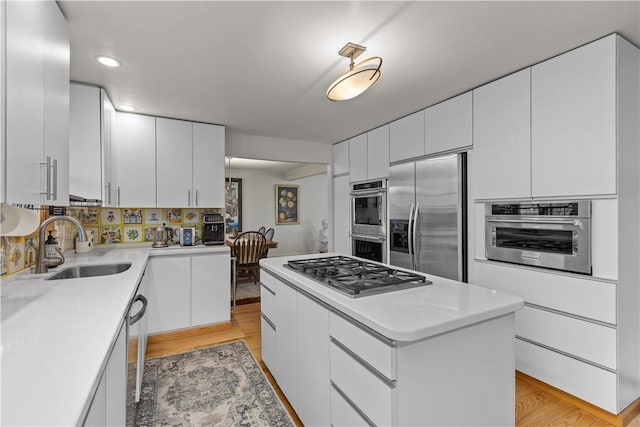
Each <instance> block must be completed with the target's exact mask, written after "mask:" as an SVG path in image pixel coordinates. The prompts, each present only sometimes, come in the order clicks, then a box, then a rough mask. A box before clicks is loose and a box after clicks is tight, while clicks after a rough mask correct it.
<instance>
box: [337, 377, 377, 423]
mask: <svg viewBox="0 0 640 427" xmlns="http://www.w3.org/2000/svg"><path fill="white" fill-rule="evenodd" d="M330 401H331V425H332V426H333V427H353V426H363V427H368V426H370V425H371V424H370V423H369V422H368V421H367V420H366V419H365V418H364V417H363V416H362V414H361V413H360V412H359V408H358V409H356V408H354V406H353V405H355V404H353V403H350V402H348V401H347V399H346V398H345V396H344V395H343V394H342V391H339V390H338V389H337V388H336V386H335V384H331V396H330Z"/></svg>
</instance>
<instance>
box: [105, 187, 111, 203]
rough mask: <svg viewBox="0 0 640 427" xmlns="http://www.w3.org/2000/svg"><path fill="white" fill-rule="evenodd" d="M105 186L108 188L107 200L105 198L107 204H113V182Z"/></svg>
mask: <svg viewBox="0 0 640 427" xmlns="http://www.w3.org/2000/svg"><path fill="white" fill-rule="evenodd" d="M105 188H106V189H107V200H105V201H106V202H107V205H109V206H111V183H110V182H108V183H107V185H105Z"/></svg>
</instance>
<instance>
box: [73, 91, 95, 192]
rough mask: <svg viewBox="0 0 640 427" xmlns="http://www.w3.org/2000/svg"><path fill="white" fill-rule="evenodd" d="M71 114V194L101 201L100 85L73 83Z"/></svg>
mask: <svg viewBox="0 0 640 427" xmlns="http://www.w3.org/2000/svg"><path fill="white" fill-rule="evenodd" d="M69 115H70V119H69V193H70V194H71V195H73V196H79V197H82V198H85V199H94V200H101V199H102V176H101V169H102V168H101V162H102V159H101V157H102V156H101V155H100V152H101V142H100V139H101V135H100V134H101V132H100V122H101V117H100V116H101V114H100V88H98V87H96V86H88V85H81V84H71V86H70V100H69Z"/></svg>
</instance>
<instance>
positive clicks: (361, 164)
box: [349, 125, 389, 182]
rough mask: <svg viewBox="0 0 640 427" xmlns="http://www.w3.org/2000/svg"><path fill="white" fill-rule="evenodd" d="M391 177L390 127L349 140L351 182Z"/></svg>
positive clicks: (380, 128) (386, 126)
mask: <svg viewBox="0 0 640 427" xmlns="http://www.w3.org/2000/svg"><path fill="white" fill-rule="evenodd" d="M387 176H389V125H384V126H381V127H379V128H376V129H374V130H372V131H369V132H367V133H366V134H362V135H358V136H356V137H355V138H351V139H350V140H349V180H350V181H351V182H358V181H364V180H367V179H376V178H386V177H387Z"/></svg>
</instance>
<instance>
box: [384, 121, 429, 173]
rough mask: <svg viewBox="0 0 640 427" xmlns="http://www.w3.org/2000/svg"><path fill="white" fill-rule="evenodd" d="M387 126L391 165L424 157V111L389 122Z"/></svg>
mask: <svg viewBox="0 0 640 427" xmlns="http://www.w3.org/2000/svg"><path fill="white" fill-rule="evenodd" d="M389 126H390V128H389V161H390V162H391V163H393V162H397V161H400V160H406V159H411V158H413V157H420V156H424V154H425V146H424V110H420V111H418V112H416V113H413V114H410V115H408V116H406V117H403V118H401V119H398V120H396V121H395V122H391V124H390V125H389Z"/></svg>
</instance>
